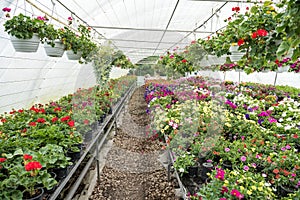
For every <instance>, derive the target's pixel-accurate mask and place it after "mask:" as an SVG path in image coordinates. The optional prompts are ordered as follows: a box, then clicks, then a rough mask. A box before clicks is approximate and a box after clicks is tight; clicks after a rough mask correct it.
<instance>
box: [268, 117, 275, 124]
mask: <svg viewBox="0 0 300 200" xmlns="http://www.w3.org/2000/svg"><path fill="white" fill-rule="evenodd" d="M268 120H269V122H270V123H271V124H272V123H277V120H276V119H274V118H273V117H270V118H269V119H268Z"/></svg>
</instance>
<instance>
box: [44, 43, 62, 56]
mask: <svg viewBox="0 0 300 200" xmlns="http://www.w3.org/2000/svg"><path fill="white" fill-rule="evenodd" d="M54 44H55V46H54V47H52V46H51V45H49V44H47V43H45V44H44V49H45V51H46V54H47V56H50V57H62V56H63V55H64V52H65V45H64V44H63V43H62V42H61V41H54Z"/></svg>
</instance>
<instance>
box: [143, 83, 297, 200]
mask: <svg viewBox="0 0 300 200" xmlns="http://www.w3.org/2000/svg"><path fill="white" fill-rule="evenodd" d="M299 94H300V91H299V89H295V88H291V87H273V86H266V85H259V84H251V83H242V84H240V85H237V84H234V83H232V82H223V83H220V82H218V81H214V80H208V79H205V78H203V77H198V78H189V79H186V80H184V79H182V80H178V81H176V82H174V81H173V82H170V83H166V84H163V85H162V84H158V83H149V84H148V87H147V88H146V92H145V98H146V101H147V102H148V103H149V108H148V113H150V115H151V117H152V119H153V120H152V123H151V125H150V127H149V134H152V136H153V137H161V138H163V139H164V138H165V139H166V142H167V144H168V145H167V146H168V147H169V148H171V150H172V152H173V153H174V156H175V158H176V160H175V162H174V167H175V168H176V169H177V170H178V171H179V173H181V175H185V174H187V173H188V172H189V173H192V172H194V174H192V176H193V177H197V176H200V178H201V179H200V182H199V180H198V179H195V180H196V181H197V180H198V183H197V184H201V185H202V186H201V187H196V188H193V189H191V188H189V189H190V192H191V194H190V195H189V198H190V199H201V198H203V199H257V198H260V197H261V198H263V199H275V198H276V199H279V198H281V199H291V198H293V199H295V198H296V197H297V198H299V195H300V192H299V190H298V187H299V185H300V179H299V176H300V172H299V166H300V163H299V153H298V152H299V150H300V149H299V138H298V136H299V134H300V131H299V127H300V115H299V105H300V104H299ZM199 165H200V169H199V168H197V167H198V166H199ZM195 168H196V171H195ZM207 172H209V174H207ZM205 182H206V184H205ZM287 196H289V197H287Z"/></svg>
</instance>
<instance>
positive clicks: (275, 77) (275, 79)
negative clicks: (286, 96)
mask: <svg viewBox="0 0 300 200" xmlns="http://www.w3.org/2000/svg"><path fill="white" fill-rule="evenodd" d="M277 74H278V73H277V72H276V75H275V80H274V86H275V85H276V81H277Z"/></svg>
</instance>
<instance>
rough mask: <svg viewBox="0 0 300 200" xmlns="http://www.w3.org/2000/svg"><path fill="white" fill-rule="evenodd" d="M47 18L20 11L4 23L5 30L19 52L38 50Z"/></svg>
mask: <svg viewBox="0 0 300 200" xmlns="http://www.w3.org/2000/svg"><path fill="white" fill-rule="evenodd" d="M44 20H45V18H43V17H37V18H31V17H28V16H25V15H23V14H22V13H20V14H19V15H17V16H14V17H13V18H11V19H9V20H7V21H6V22H5V23H4V27H5V31H6V32H7V33H8V34H9V35H10V36H11V42H12V44H13V47H14V48H15V50H16V51H17V52H36V51H37V49H38V47H39V43H40V39H42V37H43V33H44V31H45V28H46V24H45V21H44Z"/></svg>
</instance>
